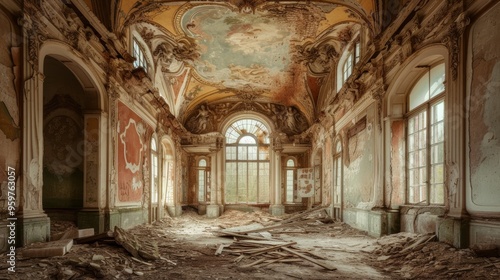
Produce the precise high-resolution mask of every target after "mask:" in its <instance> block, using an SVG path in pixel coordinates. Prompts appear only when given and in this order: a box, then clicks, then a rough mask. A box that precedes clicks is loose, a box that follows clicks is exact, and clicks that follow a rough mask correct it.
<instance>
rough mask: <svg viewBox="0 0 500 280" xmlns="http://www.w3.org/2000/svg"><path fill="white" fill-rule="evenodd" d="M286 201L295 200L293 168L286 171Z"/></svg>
mask: <svg viewBox="0 0 500 280" xmlns="http://www.w3.org/2000/svg"><path fill="white" fill-rule="evenodd" d="M286 202H288V203H290V202H293V170H287V171H286Z"/></svg>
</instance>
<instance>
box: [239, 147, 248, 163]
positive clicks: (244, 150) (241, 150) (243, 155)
mask: <svg viewBox="0 0 500 280" xmlns="http://www.w3.org/2000/svg"><path fill="white" fill-rule="evenodd" d="M247 153H248V149H247V147H245V146H238V159H239V160H246V159H248V156H247Z"/></svg>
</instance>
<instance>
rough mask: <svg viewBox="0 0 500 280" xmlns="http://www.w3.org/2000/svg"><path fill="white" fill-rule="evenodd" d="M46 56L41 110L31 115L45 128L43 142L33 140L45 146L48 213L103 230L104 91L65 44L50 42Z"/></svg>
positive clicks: (43, 166)
mask: <svg viewBox="0 0 500 280" xmlns="http://www.w3.org/2000/svg"><path fill="white" fill-rule="evenodd" d="M66 54H67V56H66ZM40 58H41V59H40V65H39V67H40V68H39V69H40V72H41V73H43V75H44V80H43V87H41V88H40V92H39V94H40V108H41V110H40V111H39V112H36V111H29V112H30V115H32V116H33V117H35V118H36V117H37V116H39V117H40V119H41V125H42V128H43V129H42V133H41V135H40V136H41V137H40V139H39V140H36V139H33V140H31V141H39V143H40V144H42V145H43V149H42V151H43V153H42V154H41V156H42V157H41V158H42V160H41V163H42V164H41V169H42V170H41V175H42V178H43V184H41V198H42V199H41V201H42V205H41V206H42V209H43V210H44V212H46V214H47V215H48V216H49V217H50V218H51V219H52V220H54V221H57V220H62V221H67V222H72V223H75V224H76V226H78V227H79V228H94V230H95V232H96V233H97V232H102V231H104V227H105V221H104V219H105V217H104V213H103V211H102V209H104V207H105V206H106V196H105V194H106V193H105V190H106V184H107V178H106V176H105V175H106V167H107V164H106V161H107V144H106V143H107V142H106V141H107V139H108V138H107V117H106V114H105V111H106V108H105V102H104V100H103V99H102V96H101V95H100V92H102V91H103V90H102V87H100V88H99V86H98V83H99V81H98V80H96V79H93V78H92V77H95V75H92V74H91V73H93V72H92V70H90V69H89V68H88V66H86V65H85V63H84V62H82V61H81V60H80V59H79V58H76V57H74V55H73V54H71V53H70V51H69V47H68V46H66V45H64V44H61V43H56V42H47V44H46V45H44V46H43V47H42V48H41V51H40ZM72 58H74V59H72ZM30 109H31V108H28V110H30Z"/></svg>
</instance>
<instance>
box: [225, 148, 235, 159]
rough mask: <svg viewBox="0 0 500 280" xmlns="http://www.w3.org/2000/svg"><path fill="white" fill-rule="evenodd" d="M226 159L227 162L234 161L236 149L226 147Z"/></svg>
mask: <svg viewBox="0 0 500 280" xmlns="http://www.w3.org/2000/svg"><path fill="white" fill-rule="evenodd" d="M226 159H228V160H235V159H236V147H232V146H226Z"/></svg>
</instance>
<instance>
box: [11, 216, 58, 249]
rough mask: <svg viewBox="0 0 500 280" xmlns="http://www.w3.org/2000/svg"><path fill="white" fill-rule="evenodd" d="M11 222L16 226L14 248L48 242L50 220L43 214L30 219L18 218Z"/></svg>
mask: <svg viewBox="0 0 500 280" xmlns="http://www.w3.org/2000/svg"><path fill="white" fill-rule="evenodd" d="M9 222H10V221H8V222H7V224H9ZM12 222H15V224H16V247H21V246H26V245H29V244H31V243H34V242H47V241H49V240H50V218H49V217H47V216H46V215H45V214H43V215H41V216H38V217H30V218H26V217H18V218H17V220H16V221H12Z"/></svg>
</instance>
